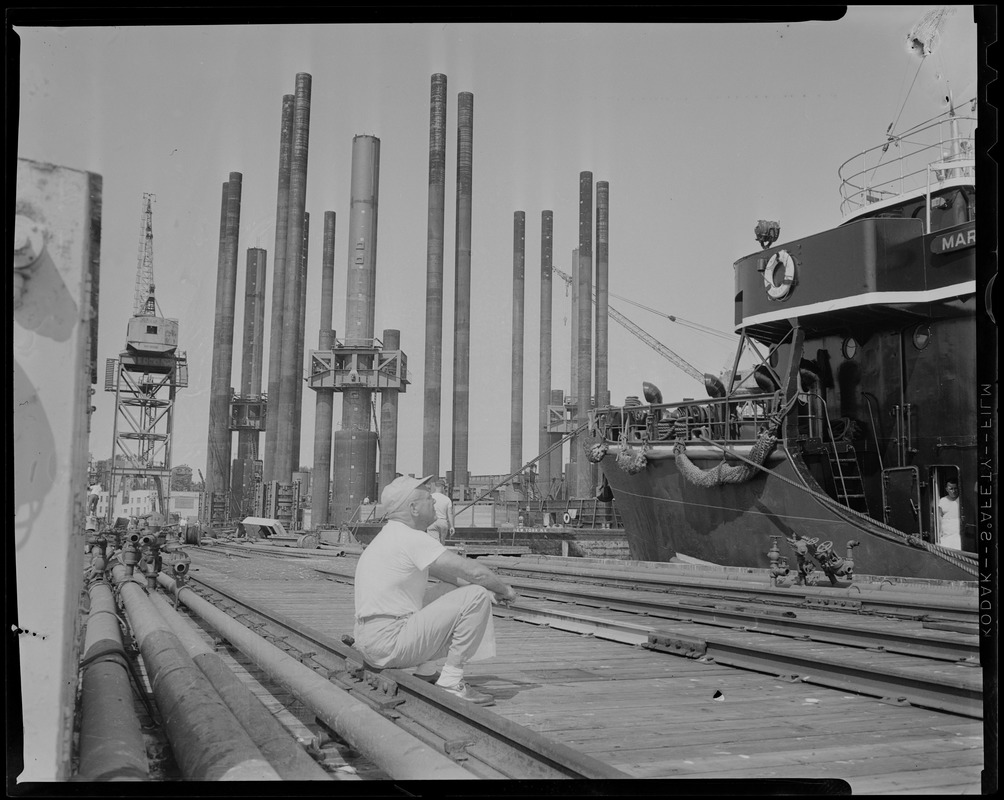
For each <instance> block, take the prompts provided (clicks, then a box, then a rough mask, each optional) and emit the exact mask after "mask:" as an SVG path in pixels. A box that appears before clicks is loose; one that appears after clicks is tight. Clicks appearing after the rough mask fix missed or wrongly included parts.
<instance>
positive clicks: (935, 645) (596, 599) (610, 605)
mask: <svg viewBox="0 0 1004 800" xmlns="http://www.w3.org/2000/svg"><path fill="white" fill-rule="evenodd" d="M314 569H315V570H316V571H318V572H321V573H323V574H328V575H337V576H339V577H343V578H345V579H347V580H351V578H352V575H351V573H349V572H347V571H342V570H332V569H326V568H321V567H315V568H314ZM513 585H514V586H515V587H516V588H517V589H518V590H519V591H520V594H521V595H523V596H533V597H537V598H539V599H544V600H546V599H552V600H556V601H558V602H568V603H574V604H576V605H580V606H586V607H592V608H601V609H608V610H610V611H618V612H623V613H627V614H637V615H640V616H644V617H655V618H658V619H667V620H675V621H677V622H685V623H689V622H694V623H699V624H702V625H711V626H715V627H723V628H730V629H742V630H748V631H751V632H755V633H762V634H771V635H775V636H785V637H789V638H794V639H802V640H807V641H816V642H826V643H830V644H839V645H844V646H847V647H857V648H862V649H866V650H885V651H886V652H889V653H902V654H903V655H909V656H917V657H920V658H929V659H935V660H942V661H952V662H959V661H962V662H968V663H972V664H976V665H978V664H979V655H980V647H979V642H978V640H977V639H976V638H975V637H973V638H967V639H962V638H960V637H953V638H938V637H931V636H918V635H916V634H912V633H900V632H896V631H882V632H876V631H874V630H867V629H863V628H856V627H852V626H846V625H841V624H839V623H833V622H820V621H813V620H806V619H799V618H797V617H796V614H795V611H792V610H790V609H785V610H782V609H777V608H771V607H766V606H764V605H763V604H761V603H757V602H755V601H754V602H751V603H749V604H745V605H736V601H734V600H726V601H724V602H715V601H713V600H707V601H705V600H704V599H700V600H696V599H695V600H691V599H688V598H686V597H685V598H683V599H680V600H673V599H669V598H666V597H663V596H660V597H658V598H652V599H648V598H642V597H637V596H635V597H631V598H625V597H624V596H623V595H619V594H614V593H613V592H616V591H617V588H613V589H611V590H610V591H604V588H606V587H596V588H591V589H576V588H572V587H571V586H570V585H568V584H565V585H557V581H555V582H551V581H541V580H532V579H526V578H522V579H518V580H515V581H513ZM953 632H954V633H958V632H959V631H953ZM950 633H951V632H950ZM974 633H975V631H974Z"/></svg>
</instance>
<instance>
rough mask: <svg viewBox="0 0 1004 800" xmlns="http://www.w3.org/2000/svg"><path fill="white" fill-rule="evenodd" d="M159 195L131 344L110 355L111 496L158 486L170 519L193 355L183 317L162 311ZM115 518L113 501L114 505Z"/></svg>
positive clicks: (144, 242) (143, 236)
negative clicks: (182, 347) (180, 405)
mask: <svg viewBox="0 0 1004 800" xmlns="http://www.w3.org/2000/svg"><path fill="white" fill-rule="evenodd" d="M153 199H154V195H152V194H150V193H144V195H143V204H142V213H141V215H140V242H139V259H138V264H137V267H136V287H135V294H134V296H133V297H134V299H133V315H132V317H131V318H130V319H129V321H128V323H127V325H126V346H125V349H124V350H122V351H121V352H120V353H119V356H118V358H110V359H106V362H105V391H107V392H114V393H115V420H114V424H113V427H112V469H111V476H110V486H109V496H110V497H115V496H116V494H117V493H116V489H115V487H116V485H119V486H121V485H123V484H124V483H125V482H126V481H129V480H135V479H139V480H141V481H143V482H146V481H152V482H153V484H154V485H155V486H156V489H157V500H158V509H157V510H158V511H159V512H160V513H161V514H162V515H163V517H164V519H165V520H166V519H168V518H169V507H170V498H171V488H170V486H171V447H172V441H173V429H174V409H175V403H176V398H177V391H178V390H179V389H183V388H185V387H186V386H188V360H187V357H186V355H185V353H184V352H182V351H179V350H178V320H176V319H167V318H165V317H163V316H161V315H160V314H159V313H158V311H157V303H156V300H155V299H154V283H153V207H152V206H153ZM108 508H109V519H110V518H111V515H112V513H113V512H112V508H113V503H111V502H110V503H109V504H108Z"/></svg>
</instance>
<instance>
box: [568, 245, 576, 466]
mask: <svg viewBox="0 0 1004 800" xmlns="http://www.w3.org/2000/svg"><path fill="white" fill-rule="evenodd" d="M571 273H572V285H571V286H570V287H569V289H570V290H571V291H570V294H571V296H572V315H571V317H570V320H571V322H569V324H568V327H569V328H570V329H571V334H572V335H571V336H570V337H569V339H570V341H571V345H570V346H571V355H570V356H569V361H568V363H569V365H570V370H571V382H570V383H569V384H568V394H569V396H570V397H575V393H576V392H577V391H578V390H579V250H578V248H576V249H575V250H573V251H572V269H571ZM573 460H574V459H573Z"/></svg>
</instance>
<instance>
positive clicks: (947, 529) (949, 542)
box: [938, 495, 962, 550]
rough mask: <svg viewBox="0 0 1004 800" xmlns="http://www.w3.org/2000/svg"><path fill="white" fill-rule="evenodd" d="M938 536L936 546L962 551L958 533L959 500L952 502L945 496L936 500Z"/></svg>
mask: <svg viewBox="0 0 1004 800" xmlns="http://www.w3.org/2000/svg"><path fill="white" fill-rule="evenodd" d="M938 512H939V513H938V517H939V536H938V544H940V545H942V546H943V547H951V548H953V549H955V550H961V549H962V535H961V533H960V532H959V498H958V497H956V498H955V499H954V500H953V499H952V498H950V497H948V496H947V495H946V496H945V497H942V498H941V499H940V500H938Z"/></svg>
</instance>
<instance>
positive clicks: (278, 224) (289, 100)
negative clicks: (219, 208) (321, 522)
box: [263, 94, 295, 481]
mask: <svg viewBox="0 0 1004 800" xmlns="http://www.w3.org/2000/svg"><path fill="white" fill-rule="evenodd" d="M294 104H295V98H294V97H293V95H291V94H287V95H283V98H282V120H281V125H280V129H279V188H278V190H277V193H276V195H277V196H276V203H275V249H274V250H273V251H272V313H271V317H270V323H269V340H268V398H269V410H268V411H267V412H266V420H265V452H264V453H263V456H264V459H263V460H264V466H263V477H264V479H265V480H266V481H274V480H276V477H275V468H276V442H277V441H278V437H279V431H278V414H277V413H276V409H275V406H276V404H277V402H278V399H279V385H280V380H279V378H280V375H281V373H282V329H283V320H282V317H283V310H284V304H285V295H286V228H287V226H288V224H289V168H290V162H291V160H292V153H293V106H294Z"/></svg>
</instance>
